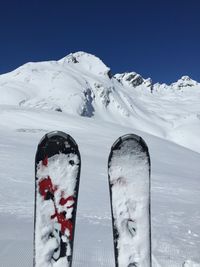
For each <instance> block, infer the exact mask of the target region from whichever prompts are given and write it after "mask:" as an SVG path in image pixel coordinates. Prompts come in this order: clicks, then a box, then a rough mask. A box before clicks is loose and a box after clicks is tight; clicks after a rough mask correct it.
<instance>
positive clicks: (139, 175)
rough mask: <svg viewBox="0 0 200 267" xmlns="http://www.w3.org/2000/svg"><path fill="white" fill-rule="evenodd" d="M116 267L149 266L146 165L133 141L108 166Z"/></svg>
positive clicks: (144, 155)
mask: <svg viewBox="0 0 200 267" xmlns="http://www.w3.org/2000/svg"><path fill="white" fill-rule="evenodd" d="M109 180H110V184H111V185H112V187H111V191H112V202H113V205H112V210H113V217H114V225H115V227H116V229H117V232H118V233H119V238H118V242H117V249H118V265H119V267H123V266H131V264H132V265H133V264H135V266H142V267H149V266H150V227H149V162H148V158H147V153H145V152H143V151H142V147H141V145H140V144H139V143H138V142H137V141H136V140H135V139H133V138H132V139H127V140H124V141H123V143H122V144H121V145H120V149H117V150H114V151H113V154H112V158H111V161H110V163H109Z"/></svg>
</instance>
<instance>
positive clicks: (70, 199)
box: [59, 196, 74, 209]
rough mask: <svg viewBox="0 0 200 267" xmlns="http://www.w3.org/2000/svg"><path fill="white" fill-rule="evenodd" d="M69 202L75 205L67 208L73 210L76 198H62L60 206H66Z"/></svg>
mask: <svg viewBox="0 0 200 267" xmlns="http://www.w3.org/2000/svg"><path fill="white" fill-rule="evenodd" d="M68 201H72V202H73V203H72V204H71V205H70V206H67V208H68V209H69V208H72V207H73V204H74V198H73V196H70V197H67V198H63V197H62V198H61V199H60V202H59V204H60V205H62V206H64V205H65V204H67V202H68Z"/></svg>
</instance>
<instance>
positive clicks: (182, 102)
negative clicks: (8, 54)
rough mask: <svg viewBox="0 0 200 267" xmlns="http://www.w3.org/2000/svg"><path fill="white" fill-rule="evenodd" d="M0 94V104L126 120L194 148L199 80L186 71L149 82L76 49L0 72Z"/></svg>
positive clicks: (199, 117)
mask: <svg viewBox="0 0 200 267" xmlns="http://www.w3.org/2000/svg"><path fill="white" fill-rule="evenodd" d="M0 94H1V98H0V106H2V105H3V106H5V105H12V106H17V107H19V108H23V109H26V108H31V109H42V110H46V111H48V110H52V111H57V112H64V113H66V114H71V115H75V116H82V117H88V118H95V119H97V120H104V121H108V122H109V121H110V122H114V123H117V124H120V125H124V126H126V125H132V126H133V127H134V128H135V129H138V130H140V131H143V132H148V133H150V134H152V135H155V136H159V137H161V138H165V139H169V140H171V141H174V142H177V143H179V144H181V145H183V146H186V147H189V148H191V149H193V150H195V151H200V145H199V146H198V145H197V144H196V143H198V142H197V140H198V139H197V138H198V132H200V107H199V99H200V84H199V83H198V82H196V81H194V80H192V79H191V78H190V77H188V76H183V77H181V79H179V80H178V81H177V82H175V83H172V84H171V85H166V84H158V83H157V84H153V82H152V80H151V79H150V78H148V79H144V78H143V77H142V76H141V75H140V74H137V73H136V72H130V73H123V74H115V75H112V74H111V70H110V68H109V67H107V66H106V65H105V64H104V63H103V62H102V61H101V60H100V59H99V58H98V57H96V56H93V55H91V54H88V53H85V52H76V53H71V54H69V55H67V56H66V57H64V58H62V59H60V60H58V61H44V62H35V63H31V62H29V63H26V64H24V65H22V66H21V67H19V68H17V69H16V70H14V71H12V72H10V73H7V74H4V75H1V76H0Z"/></svg>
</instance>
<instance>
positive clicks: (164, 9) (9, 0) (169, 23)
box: [0, 0, 200, 83]
mask: <svg viewBox="0 0 200 267" xmlns="http://www.w3.org/2000/svg"><path fill="white" fill-rule="evenodd" d="M80 50H81V51H86V52H89V53H92V54H95V55H96V56H98V57H100V58H101V59H102V60H103V61H104V63H105V64H106V65H108V66H109V67H110V68H111V70H112V72H113V73H119V72H125V71H136V72H138V73H140V74H141V75H143V76H144V77H145V78H147V77H151V78H152V79H153V81H154V82H157V81H159V82H167V83H170V82H173V81H175V80H177V79H178V78H179V77H180V76H182V75H185V74H188V75H189V76H191V77H192V78H194V79H196V80H198V81H200V1H199V0H196V1H195V0H188V1H187V0H173V1H172V0H166V1H162V0H160V1H159V0H152V1H151V0H130V1H126V0H120V1H119V0H115V1H114V0H111V1H109V0H107V1H104V0H93V1H92V0H78V1H76V0H30V1H28V0H26V1H25V0H23V1H20V0H6V1H1V3H0V73H5V72H8V71H11V70H13V69H15V68H16V67H18V66H20V65H22V64H23V63H26V62H29V61H41V60H50V59H55V60H57V59H60V58H62V57H64V56H65V55H67V54H69V53H70V52H76V51H80Z"/></svg>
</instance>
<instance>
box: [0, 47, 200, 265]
mask: <svg viewBox="0 0 200 267" xmlns="http://www.w3.org/2000/svg"><path fill="white" fill-rule="evenodd" d="M199 100H200V83H198V82H196V81H194V80H192V79H191V78H190V77H188V76H183V77H181V78H180V79H179V80H178V81H177V82H175V83H172V84H171V85H167V84H159V83H156V84H154V83H153V81H152V80H151V79H150V78H148V79H146V78H143V77H142V76H141V75H140V74H137V73H136V72H130V73H128V72H126V73H123V74H115V75H113V74H112V73H111V70H110V68H108V67H107V66H106V65H105V64H104V63H103V62H102V61H101V60H100V59H99V58H97V57H95V56H93V55H91V54H87V53H84V52H77V53H73V54H70V55H68V56H66V57H64V58H63V59H61V60H58V61H47V62H37V63H27V64H25V65H23V66H21V67H19V68H18V69H16V70H14V71H12V72H10V73H7V74H3V75H0V129H1V131H0V140H1V141H0V148H1V150H0V162H1V164H0V179H1V182H2V187H1V188H0V200H1V201H0V224H1V226H2V228H4V229H5V230H4V231H3V232H2V231H0V248H2V249H1V252H0V266H4V267H18V266H24V267H26V266H27V267H29V266H31V264H32V238H33V206H34V204H33V199H34V185H33V184H34V183H33V177H34V167H33V162H34V154H35V150H36V146H37V143H38V142H39V140H40V138H41V137H42V136H43V135H44V134H45V133H46V132H48V131H51V130H62V131H65V132H67V133H69V134H70V135H72V136H73V137H74V138H75V140H76V141H77V143H78V144H79V147H80V151H81V155H82V160H83V170H82V175H81V189H80V198H79V200H80V204H79V207H78V218H77V234H76V237H77V238H76V240H75V247H76V251H75V264H74V266H107V267H109V266H113V264H114V263H113V262H114V261H113V249H112V235H111V220H110V209H109V195H108V188H107V172H106V168H107V167H106V166H107V156H108V153H109V149H110V146H111V145H112V143H113V142H114V141H115V139H116V138H117V137H119V136H120V135H122V134H126V133H128V132H133V133H136V134H139V135H141V136H142V137H143V138H144V139H145V141H146V142H147V144H148V146H149V148H150V154H151V161H152V227H153V229H152V231H153V236H152V237H153V239H152V244H153V263H154V265H153V266H155V267H156V266H162V267H169V266H170V267H173V266H175V267H178V266H181V264H182V263H183V262H184V261H185V260H187V259H191V260H194V261H197V262H200V257H199V255H200V250H199V249H200V226H199V219H200V211H199V206H200V194H199V192H200V167H199V161H200V154H199V153H200V143H199V133H200V105H199ZM97 192H98V193H97ZM8 196H9V198H8ZM91 203H92V204H91ZM97 207H98V209H97ZM7 222H9V223H7ZM83 229H84V231H83ZM24 233H25V234H24ZM11 249H13V250H15V253H14V255H13V257H12V258H10V257H9V256H8V255H9V253H10V250H11ZM19 255H21V256H20V257H19ZM84 255H85V256H84ZM190 262H191V261H190V260H188V261H187V263H186V264H188V265H187V266H192V265H191V264H192V263H190ZM186 264H185V266H186ZM194 266H195V265H194Z"/></svg>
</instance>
